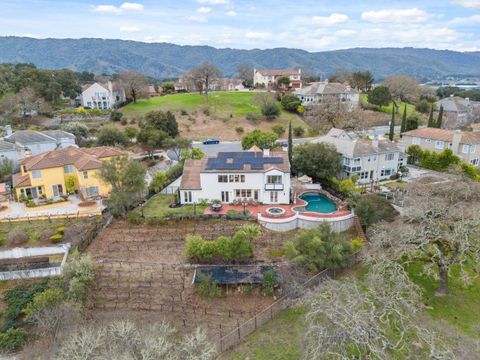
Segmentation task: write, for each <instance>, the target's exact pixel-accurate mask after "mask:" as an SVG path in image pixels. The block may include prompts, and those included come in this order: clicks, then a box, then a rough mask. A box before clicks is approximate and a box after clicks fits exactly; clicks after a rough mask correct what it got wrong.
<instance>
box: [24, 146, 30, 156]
mask: <svg viewBox="0 0 480 360" xmlns="http://www.w3.org/2000/svg"><path fill="white" fill-rule="evenodd" d="M28 157H30V149H29V148H25V158H28Z"/></svg>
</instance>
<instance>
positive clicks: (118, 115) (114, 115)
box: [110, 111, 123, 121]
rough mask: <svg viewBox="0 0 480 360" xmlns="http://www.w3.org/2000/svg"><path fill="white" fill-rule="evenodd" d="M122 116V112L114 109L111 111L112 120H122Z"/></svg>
mask: <svg viewBox="0 0 480 360" xmlns="http://www.w3.org/2000/svg"><path fill="white" fill-rule="evenodd" d="M122 117H123V114H122V113H121V112H118V111H112V112H111V113H110V120H111V121H120V120H122Z"/></svg>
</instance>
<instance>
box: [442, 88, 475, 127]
mask: <svg viewBox="0 0 480 360" xmlns="http://www.w3.org/2000/svg"><path fill="white" fill-rule="evenodd" d="M440 107H443V121H442V127H443V128H445V129H456V128H459V127H462V126H465V125H469V124H471V123H472V122H476V121H477V122H478V121H480V101H471V100H470V99H469V98H461V97H459V96H449V97H447V98H444V99H441V100H439V101H437V102H436V103H435V108H436V110H437V111H439V110H440Z"/></svg>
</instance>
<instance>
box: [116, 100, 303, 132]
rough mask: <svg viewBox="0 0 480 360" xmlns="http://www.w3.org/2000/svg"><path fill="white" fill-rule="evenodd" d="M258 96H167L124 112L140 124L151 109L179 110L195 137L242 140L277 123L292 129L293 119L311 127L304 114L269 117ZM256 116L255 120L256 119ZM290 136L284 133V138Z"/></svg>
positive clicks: (181, 126) (177, 113) (182, 123)
mask: <svg viewBox="0 0 480 360" xmlns="http://www.w3.org/2000/svg"><path fill="white" fill-rule="evenodd" d="M254 95H255V93H253V92H211V93H210V94H209V96H208V102H207V101H206V99H205V97H204V96H203V95H200V94H199V93H188V94H174V95H166V96H160V97H155V98H152V99H148V100H139V101H137V103H136V104H133V103H131V104H129V105H127V106H125V107H123V108H122V109H121V112H122V113H123V114H124V115H125V116H126V117H127V118H128V119H129V120H134V122H136V123H138V120H140V119H141V117H142V116H143V115H145V114H146V113H148V112H149V111H154V110H162V111H168V110H170V111H172V112H174V113H175V117H176V118H177V121H178V125H179V129H180V133H181V134H182V135H183V136H185V137H188V138H190V139H195V140H201V139H204V138H206V137H218V138H220V139H222V140H233V139H240V138H241V137H242V136H243V134H244V133H246V132H248V131H251V130H253V129H263V130H271V129H272V127H273V126H275V125H282V126H283V127H284V128H285V129H288V123H289V122H290V121H292V127H299V126H300V127H303V128H305V129H307V128H308V126H307V125H306V124H305V123H304V122H303V121H302V119H301V118H300V117H298V116H296V115H294V114H291V113H288V112H286V111H283V110H282V112H281V114H280V116H279V117H278V118H277V119H274V120H265V119H264V118H263V117H262V115H261V113H260V108H259V107H258V106H257V105H256V104H255V102H254ZM252 116H253V117H254V118H255V119H253V120H252V119H251V118H252ZM247 118H250V120H247ZM240 130H241V131H240ZM306 133H307V132H305V134H306ZM286 136H287V134H286V133H284V134H283V135H282V136H281V137H286Z"/></svg>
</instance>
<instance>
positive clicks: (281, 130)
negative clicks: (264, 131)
mask: <svg viewBox="0 0 480 360" xmlns="http://www.w3.org/2000/svg"><path fill="white" fill-rule="evenodd" d="M272 131H273V132H274V133H275V134H277V136H278V137H280V136H282V135H283V134H284V133H285V128H284V127H283V126H282V125H275V126H272Z"/></svg>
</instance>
